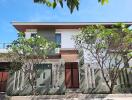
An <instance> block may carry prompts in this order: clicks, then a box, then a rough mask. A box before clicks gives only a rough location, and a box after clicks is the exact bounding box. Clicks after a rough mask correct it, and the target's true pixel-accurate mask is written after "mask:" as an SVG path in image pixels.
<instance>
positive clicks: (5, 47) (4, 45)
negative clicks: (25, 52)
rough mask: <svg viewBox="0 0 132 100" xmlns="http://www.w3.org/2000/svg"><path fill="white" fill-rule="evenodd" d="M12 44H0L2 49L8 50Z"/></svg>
mask: <svg viewBox="0 0 132 100" xmlns="http://www.w3.org/2000/svg"><path fill="white" fill-rule="evenodd" d="M10 45H11V43H0V49H7V48H8V47H9V46H10Z"/></svg>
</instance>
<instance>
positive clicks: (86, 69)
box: [84, 64, 88, 89]
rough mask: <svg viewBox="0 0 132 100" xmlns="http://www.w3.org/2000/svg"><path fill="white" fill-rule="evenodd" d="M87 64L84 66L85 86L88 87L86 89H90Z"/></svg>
mask: <svg viewBox="0 0 132 100" xmlns="http://www.w3.org/2000/svg"><path fill="white" fill-rule="evenodd" d="M87 67H88V66H87V64H84V69H85V70H84V71H85V85H86V89H88V68H87Z"/></svg>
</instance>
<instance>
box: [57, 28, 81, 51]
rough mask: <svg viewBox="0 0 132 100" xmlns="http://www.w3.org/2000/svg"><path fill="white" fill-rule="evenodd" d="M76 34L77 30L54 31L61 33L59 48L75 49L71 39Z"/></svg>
mask: <svg viewBox="0 0 132 100" xmlns="http://www.w3.org/2000/svg"><path fill="white" fill-rule="evenodd" d="M78 32H79V29H56V33H61V48H75V43H74V40H73V39H72V37H73V35H74V34H76V33H78Z"/></svg>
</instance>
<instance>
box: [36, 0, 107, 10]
mask: <svg viewBox="0 0 132 100" xmlns="http://www.w3.org/2000/svg"><path fill="white" fill-rule="evenodd" d="M34 2H35V3H42V4H45V5H47V6H48V7H52V8H53V9H54V8H56V6H57V5H58V4H60V6H61V7H62V8H63V6H64V3H66V5H67V7H68V8H69V10H70V12H71V13H72V12H73V10H74V9H75V8H76V9H77V10H78V9H79V4H80V0H34ZM98 2H101V4H102V5H103V4H104V3H108V0H98Z"/></svg>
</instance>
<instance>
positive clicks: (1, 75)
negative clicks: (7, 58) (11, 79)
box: [0, 72, 8, 92]
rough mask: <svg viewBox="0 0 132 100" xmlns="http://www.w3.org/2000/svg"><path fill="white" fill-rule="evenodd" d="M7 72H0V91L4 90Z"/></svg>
mask: <svg viewBox="0 0 132 100" xmlns="http://www.w3.org/2000/svg"><path fill="white" fill-rule="evenodd" d="M7 79H8V72H0V92H5V91H6V83H7Z"/></svg>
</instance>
